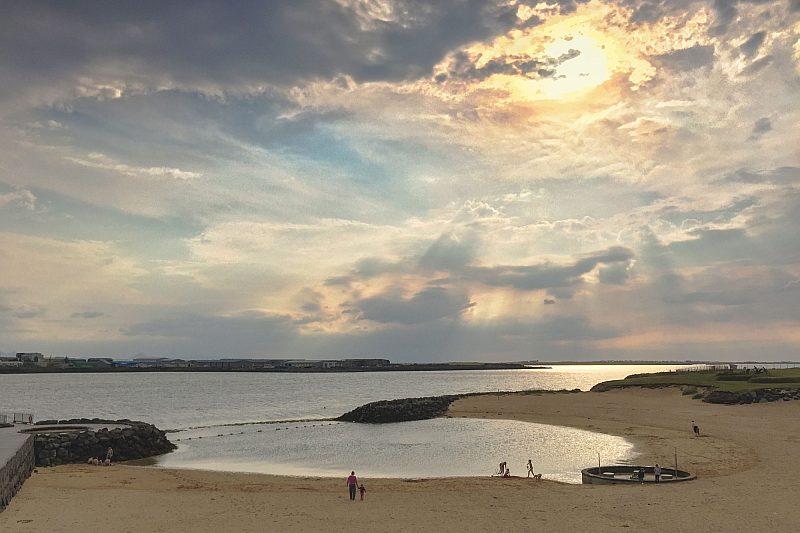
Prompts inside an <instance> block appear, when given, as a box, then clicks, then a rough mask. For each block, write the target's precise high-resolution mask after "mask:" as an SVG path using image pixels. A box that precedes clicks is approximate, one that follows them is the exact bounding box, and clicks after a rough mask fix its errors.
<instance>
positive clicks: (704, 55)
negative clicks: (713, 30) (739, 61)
mask: <svg viewBox="0 0 800 533" xmlns="http://www.w3.org/2000/svg"><path fill="white" fill-rule="evenodd" d="M654 59H656V60H657V61H658V62H660V63H661V64H663V65H665V66H667V67H670V68H672V69H675V70H693V69H697V68H701V67H708V66H711V65H712V64H713V63H714V45H699V44H698V45H695V46H692V47H689V48H683V49H680V50H675V51H673V52H669V53H667V54H661V55H658V56H655V57H654Z"/></svg>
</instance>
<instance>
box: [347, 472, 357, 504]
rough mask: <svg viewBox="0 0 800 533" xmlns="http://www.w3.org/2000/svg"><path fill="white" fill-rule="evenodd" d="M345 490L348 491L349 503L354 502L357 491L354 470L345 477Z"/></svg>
mask: <svg viewBox="0 0 800 533" xmlns="http://www.w3.org/2000/svg"><path fill="white" fill-rule="evenodd" d="M347 488H348V489H349V490H350V501H352V502H354V501H356V489H358V478H357V477H356V472H355V470H354V471H352V472H350V475H349V476H348V477H347Z"/></svg>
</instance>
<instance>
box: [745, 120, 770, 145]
mask: <svg viewBox="0 0 800 533" xmlns="http://www.w3.org/2000/svg"><path fill="white" fill-rule="evenodd" d="M771 129H772V121H771V120H770V119H769V117H762V118H760V119H758V120H756V122H755V124H753V131H752V132H750V137H749V138H748V140H749V141H756V140H758V139H760V138H761V136H762V135H764V134H765V133H767V132H768V131H770V130H771Z"/></svg>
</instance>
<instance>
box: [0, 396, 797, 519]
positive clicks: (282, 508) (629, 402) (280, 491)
mask: <svg viewBox="0 0 800 533" xmlns="http://www.w3.org/2000/svg"><path fill="white" fill-rule="evenodd" d="M451 415H452V416H476V417H484V418H508V419H516V420H525V421H535V422H542V423H551V424H561V425H569V426H574V427H578V428H584V429H591V430H595V431H602V432H604V433H610V434H615V435H621V436H625V437H627V438H630V439H631V440H632V441H633V442H635V443H636V446H637V451H638V452H640V453H642V454H643V455H642V462H646V463H649V464H652V463H654V462H661V463H662V464H664V463H666V464H667V465H669V464H670V463H671V457H672V455H673V450H674V448H675V447H677V448H678V451H679V452H678V453H679V459H680V461H681V464H680V466H681V467H683V468H686V469H688V470H690V471H693V472H696V473H698V474H699V476H700V477H699V479H697V480H696V481H692V482H688V483H680V484H675V485H673V486H669V485H664V484H662V485H658V486H652V485H649V486H648V485H646V486H638V485H637V486H597V485H562V484H558V483H553V482H548V481H543V482H538V483H537V482H533V481H529V480H526V479H510V480H503V479H497V478H460V479H436V480H425V481H415V480H374V479H368V480H364V481H365V484H366V486H367V488H368V490H369V492H368V493H367V500H366V501H364V502H355V503H351V502H349V501H348V497H347V494H346V488H345V486H344V478H343V479H341V480H340V479H316V478H287V477H276V476H265V475H255V474H253V475H251V474H232V473H217V472H201V471H186V470H184V471H181V470H157V469H150V468H142V467H128V466H113V467H108V468H103V467H84V466H65V467H57V468H51V469H39V471H38V473H36V474H34V476H33V477H32V478H31V479H30V480H28V481H27V482H26V484H25V486H24V487H23V489H22V491H21V492H20V493H19V494H18V495H17V497H15V499H14V500H13V501H12V503H11V505H10V506H9V508H8V509H7V510H6V511H5V512H4V513H2V514H0V531H2V532H3V533H5V532H6V531H9V532H14V533H16V532H34V531H36V532H38V531H41V532H45V531H47V532H51V531H53V532H59V531H64V532H73V531H75V532H87V533H88V532H95V531H97V532H101V531H102V532H107V531H120V532H126V531H130V532H136V533H139V532H149V531H165V532H166V531H187V532H189V531H191V532H201V533H202V532H227V531H335V530H342V529H350V528H356V529H360V530H361V531H420V530H423V531H533V530H539V531H577V530H584V531H586V530H589V531H619V530H620V529H622V530H627V529H628V528H637V529H638V530H640V531H723V530H728V531H770V530H771V531H797V530H800V510H798V508H797V505H796V504H797V502H798V496H800V489H798V484H797V476H798V474H800V461H798V459H800V447H798V443H799V442H800V402H779V403H774V404H759V405H745V406H732V407H728V406H714V405H708V404H702V403H700V402H698V401H696V400H691V399H689V398H688V397H685V396H681V395H680V394H679V393H678V392H677V391H676V390H674V389H665V390H626V391H612V392H606V393H580V394H544V395H540V396H537V395H522V394H514V395H502V396H499V397H498V396H494V395H491V396H481V397H472V398H467V399H464V400H460V401H458V402H457V403H455V404H454V405H453V407H452V408H451ZM693 419H694V420H696V421H697V422H698V424H699V425H700V427H701V430H702V431H703V436H702V437H700V438H695V437H693V436H692V434H691V430H690V427H689V426H690V421H691V420H693ZM587 466H588V465H587ZM520 468H521V467H520ZM520 468H518V470H520Z"/></svg>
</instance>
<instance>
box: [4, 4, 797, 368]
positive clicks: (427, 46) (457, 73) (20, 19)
mask: <svg viewBox="0 0 800 533" xmlns="http://www.w3.org/2000/svg"><path fill="white" fill-rule="evenodd" d="M2 11H3V16H2V18H0V350H2V351H4V352H14V351H39V352H43V353H45V354H47V355H65V356H112V357H121V358H124V357H131V356H135V355H138V354H144V355H162V356H172V357H184V358H212V357H272V358H287V357H290V358H341V357H383V358H388V359H391V360H393V361H398V362H400V361H474V360H482V361H519V360H564V359H572V360H580V359H583V360H586V359H640V360H655V359H669V360H685V359H703V360H762V361H764V360H800V232H799V231H798V228H800V128H799V127H798V126H799V125H800V105H798V103H799V102H800V1H798V0H775V1H771V0H750V1H744V0H742V1H736V0H714V1H710V2H706V1H690V0H645V1H638V2H636V1H631V0H617V1H595V0H593V1H590V2H585V1H575V0H563V1H555V2H528V1H524V0H496V1H473V0H437V1H435V2H422V1H417V0H374V1H366V0H327V1H323V0H312V1H304V0H296V1H292V2H283V1H275V2H247V1H237V2H212V1H202V0H201V1H197V0H193V1H191V2H189V1H174V2H147V1H145V2H135V3H131V2H119V3H117V2H99V1H95V2H84V1H74V2H39V1H36V0H30V1H26V2H3V9H2Z"/></svg>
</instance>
